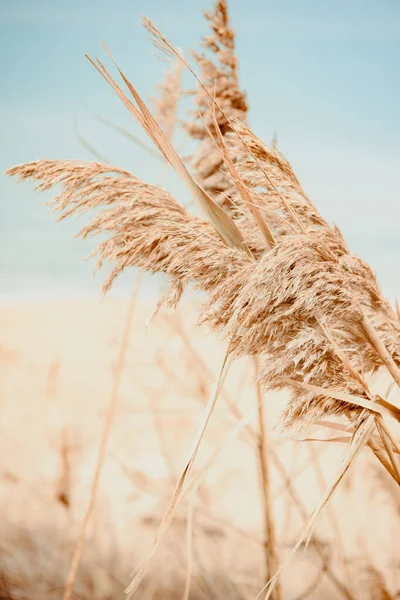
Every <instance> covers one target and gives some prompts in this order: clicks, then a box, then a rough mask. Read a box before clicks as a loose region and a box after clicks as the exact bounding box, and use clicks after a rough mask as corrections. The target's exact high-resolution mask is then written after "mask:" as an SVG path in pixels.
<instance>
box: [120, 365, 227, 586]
mask: <svg viewBox="0 0 400 600" xmlns="http://www.w3.org/2000/svg"><path fill="white" fill-rule="evenodd" d="M230 360H231V359H230V356H229V354H228V353H226V354H225V356H224V360H223V362H222V366H221V369H220V372H219V375H218V379H217V381H216V383H215V386H214V389H213V391H212V393H211V396H210V399H209V401H208V404H207V406H206V410H205V414H204V420H203V423H202V425H201V427H200V429H199V431H198V434H197V438H196V441H195V444H194V447H193V449H192V451H191V453H190V456H189V459H188V460H187V462H186V465H185V468H184V469H183V472H182V475H181V476H180V478H179V481H178V484H177V486H176V488H175V491H174V494H173V496H172V499H171V502H170V504H169V507H168V510H167V512H166V513H165V515H164V518H163V519H162V521H161V523H160V526H159V528H158V530H157V533H156V535H155V537H154V540H153V543H152V545H151V548H150V550H149V553H148V554H147V556H146V558H145V560H144V561H143V562H142V564H141V565H140V567H139V568H138V570H137V572H136V574H135V576H134V578H133V579H132V581H131V583H130V584H129V586H128V587H127V588H126V593H127V594H128V597H131V596H132V595H133V594H134V593H135V591H136V590H137V588H138V587H139V585H140V583H141V581H142V579H143V577H144V575H145V571H146V569H147V566H148V564H149V562H150V560H151V558H152V556H153V555H154V553H155V551H156V550H157V548H158V546H159V544H160V541H161V539H162V537H163V535H164V533H165V532H166V531H167V529H168V527H169V526H170V524H171V522H172V519H173V517H174V513H175V509H176V507H177V506H178V504H179V502H180V501H181V499H182V497H183V494H184V492H185V485H186V483H187V479H188V476H189V474H190V471H191V468H192V465H193V462H194V460H195V458H196V455H197V451H198V449H199V447H200V444H201V441H202V439H203V436H204V433H205V430H206V428H207V425H208V422H209V420H210V418H211V414H212V412H213V410H214V407H215V404H216V402H217V399H218V396H219V393H220V391H221V387H222V385H223V382H224V379H225V376H226V374H227V372H228V369H229V365H230Z"/></svg>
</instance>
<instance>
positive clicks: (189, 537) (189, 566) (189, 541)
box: [182, 489, 197, 600]
mask: <svg viewBox="0 0 400 600" xmlns="http://www.w3.org/2000/svg"><path fill="white" fill-rule="evenodd" d="M196 491H197V490H196V489H195V490H193V492H192V495H191V497H190V498H189V502H188V511H187V524H186V561H187V563H186V574H185V587H184V590H183V594H182V600H189V595H190V583H191V580H192V571H193V549H192V545H193V511H194V504H195V501H196Z"/></svg>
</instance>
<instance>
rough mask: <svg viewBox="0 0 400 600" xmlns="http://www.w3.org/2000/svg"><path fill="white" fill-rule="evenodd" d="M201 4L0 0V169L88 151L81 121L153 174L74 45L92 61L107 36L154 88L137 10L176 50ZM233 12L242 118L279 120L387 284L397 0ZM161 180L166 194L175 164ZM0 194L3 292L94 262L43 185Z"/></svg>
mask: <svg viewBox="0 0 400 600" xmlns="http://www.w3.org/2000/svg"><path fill="white" fill-rule="evenodd" d="M211 5H212V2H209V1H208V0H191V1H190V2H188V1H187V0H168V2H167V1H165V0H147V1H143V0H129V1H128V0H114V1H113V2H112V3H111V2H109V1H108V2H104V1H94V0H86V1H84V0H81V1H80V2H78V1H77V0H70V1H69V2H65V1H64V0H35V1H34V2H32V0H0V49H1V52H0V56H1V58H0V78H1V82H2V93H1V94H0V139H1V142H2V143H1V145H0V170H1V171H3V170H4V169H5V168H7V167H8V166H11V165H13V164H15V163H19V162H23V161H28V160H33V159H37V158H79V159H89V160H90V158H91V157H90V155H89V154H88V153H87V151H86V150H85V149H84V148H83V147H82V146H81V145H80V143H79V141H78V139H77V136H76V124H77V126H78V128H79V131H80V132H81V133H82V134H84V135H85V137H87V138H88V139H89V140H90V141H91V142H92V143H93V145H95V146H96V147H97V148H98V149H99V150H100V151H101V152H103V154H105V155H106V157H107V159H108V160H110V161H111V162H114V163H116V164H118V165H120V166H124V167H126V168H128V169H130V170H132V171H133V172H134V173H135V174H137V175H139V176H141V177H143V178H144V179H148V180H150V181H153V182H157V179H158V180H159V179H160V178H161V175H160V170H159V168H158V163H156V162H155V161H154V160H152V159H151V158H149V157H148V156H147V155H146V154H144V153H143V152H142V151H140V150H139V149H138V148H136V147H135V146H133V145H131V144H130V143H129V142H127V141H126V140H123V139H122V138H120V137H119V136H118V135H116V134H114V133H112V132H109V131H107V130H105V128H104V127H102V126H101V125H100V124H99V123H98V122H96V121H95V120H94V119H93V116H94V115H101V116H103V117H106V118H108V119H111V120H113V121H115V122H117V123H119V124H120V125H122V126H124V127H126V128H129V129H131V130H132V132H134V133H136V134H138V135H141V133H140V132H139V130H138V129H137V127H136V125H135V124H134V123H133V122H132V118H131V117H130V115H129V114H128V113H127V112H126V109H125V107H124V106H123V105H122V104H121V103H120V101H119V99H118V98H117V97H116V96H115V95H114V93H113V92H112V91H111V90H110V89H109V88H108V86H107V85H106V84H105V82H103V81H102V80H101V78H100V76H99V75H98V74H97V73H96V72H95V71H94V69H93V68H92V67H91V66H90V64H89V63H88V62H87V61H86V60H85V58H84V54H85V52H87V53H89V54H91V55H99V56H102V57H103V58H104V51H103V50H102V48H101V45H100V40H104V41H105V42H106V43H107V45H108V47H109V48H110V49H111V50H112V52H113V54H114V56H115V57H116V58H117V60H118V62H119V63H120V65H121V66H122V67H123V68H124V70H125V71H126V73H127V74H128V76H129V77H130V79H131V80H132V81H133V82H134V84H135V85H136V87H137V88H138V89H139V91H140V92H141V93H142V94H144V95H151V94H152V93H153V90H154V86H155V85H156V83H157V82H158V81H159V79H160V76H161V73H162V71H163V70H164V69H165V64H164V63H163V62H161V61H159V60H157V58H155V57H154V56H152V52H153V49H152V46H151V44H150V41H149V39H148V34H147V33H146V32H145V31H144V30H143V28H142V27H141V25H140V19H141V15H142V14H144V15H146V16H149V17H150V18H151V19H152V20H153V21H154V22H155V23H156V25H157V26H159V27H160V28H161V29H162V30H163V32H165V34H166V35H167V36H168V37H169V38H170V39H171V40H172V41H173V42H174V43H175V44H176V45H178V46H179V47H180V48H182V49H183V50H184V51H187V50H188V49H189V48H196V47H198V43H199V40H200V37H201V35H203V34H205V33H207V28H206V23H205V21H204V19H203V18H202V9H203V8H209V7H210V6H211ZM230 12H231V17H232V22H233V24H234V27H235V30H236V33H237V52H238V55H239V59H240V74H241V83H242V86H243V88H244V89H245V90H246V92H247V95H248V100H249V104H250V120H251V124H252V126H253V128H254V129H255V131H256V133H257V134H258V135H260V136H261V137H263V138H264V139H266V140H270V139H271V138H272V136H273V133H274V132H277V134H278V144H279V146H280V148H281V150H282V151H283V152H284V153H285V154H286V155H287V156H288V158H289V159H290V160H291V162H292V163H293V165H294V167H295V169H296V171H297V173H298V175H299V177H300V179H301V180H302V182H303V185H304V187H305V188H306V190H307V192H308V193H309V195H310V196H311V197H312V199H313V200H314V202H315V203H316V205H317V206H318V207H319V209H320V210H321V212H322V213H323V214H324V216H326V217H328V218H329V219H330V220H331V221H335V222H337V223H338V224H339V225H340V227H341V228H342V230H343V232H344V234H345V236H346V237H347V239H348V240H349V241H350V244H351V245H352V247H353V248H354V249H355V250H356V251H358V252H360V254H362V256H363V257H365V258H366V259H367V260H369V261H370V262H371V263H372V265H373V266H374V267H376V269H377V271H378V275H379V276H380V279H381V281H382V283H383V284H384V287H385V286H386V287H387V288H388V287H389V286H392V285H393V281H394V278H395V277H396V271H397V262H398V260H397V257H398V256H399V253H400V235H399V233H400V226H399V218H400V209H399V208H398V206H399V190H400V111H399V105H400V80H399V67H400V3H399V2H398V1H397V0H380V1H379V2H377V1H376V0H347V1H344V0H338V1H336V2H320V1H317V0H308V1H307V0H305V1H302V2H299V1H298V0H291V1H289V0H281V1H280V2H271V1H269V0H265V1H264V0H247V1H246V2H243V1H242V0H231V1H230ZM186 83H187V84H188V85H190V84H191V81H190V79H189V78H187V79H186ZM156 167H157V168H156ZM167 183H168V185H170V186H171V189H172V191H175V190H177V191H178V186H177V183H176V181H175V180H174V178H173V177H172V176H170V177H169V178H168V181H167ZM178 193H179V194H180V193H182V191H181V190H180V189H179V192H178ZM0 194H1V201H0V236H1V238H0V245H1V247H0V252H1V254H0V275H1V276H2V281H3V283H0V285H1V286H2V289H0V292H4V287H5V286H8V287H10V290H11V291H12V290H14V291H16V292H18V291H24V292H26V293H28V292H29V291H32V289H31V288H32V287H33V288H34V287H35V286H37V285H38V284H37V281H42V280H43V285H50V284H51V281H50V283H49V279H48V277H47V276H48V275H49V272H51V273H52V274H53V275H52V276H53V280H54V281H53V282H54V284H56V283H57V282H58V283H57V285H58V284H60V281H61V279H60V278H61V277H62V276H63V274H64V275H65V276H67V275H68V282H69V285H72V286H77V285H78V283H77V282H78V281H82V277H86V275H87V274H88V273H90V272H91V266H88V265H84V264H83V263H82V260H83V258H84V256H85V254H86V253H87V251H89V250H90V248H91V245H89V246H88V245H87V244H83V243H82V242H79V241H76V240H73V239H72V235H73V234H74V233H75V232H76V229H77V224H76V223H66V224H62V225H55V224H54V222H53V221H52V219H51V218H49V217H48V209H47V208H44V207H43V206H42V204H43V202H44V201H45V200H47V199H48V198H49V197H48V196H42V197H41V196H39V195H37V194H36V195H34V194H33V193H32V191H31V186H30V185H25V184H24V185H16V184H15V182H13V181H9V180H7V179H6V178H5V177H2V176H1V177H0ZM57 273H58V275H57V277H58V279H57V278H56V279H54V277H55V274H57ZM35 277H36V279H35ZM46 277H47V279H46ZM18 278H19V279H18ZM41 278H42V279H41ZM35 281H36V283H35ZM96 286H97V287H100V280H99V279H97V281H96ZM390 293H392V289H390Z"/></svg>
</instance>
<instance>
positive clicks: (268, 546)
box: [254, 357, 282, 600]
mask: <svg viewBox="0 0 400 600" xmlns="http://www.w3.org/2000/svg"><path fill="white" fill-rule="evenodd" d="M254 369H255V376H256V396H257V409H258V423H259V429H260V439H259V445H258V452H259V462H260V471H261V481H262V492H263V499H264V527H265V536H264V553H265V575H266V581H267V582H268V581H270V580H271V579H272V577H273V576H274V575H275V573H278V571H279V554H278V545H277V541H276V533H275V521H274V512H273V503H272V491H271V476H270V456H269V447H268V440H267V424H266V415H265V412H266V411H265V406H264V397H263V394H262V390H261V386H260V383H259V381H258V375H259V366H258V361H257V358H256V357H255V358H254ZM281 598H282V595H281V589H280V583H279V579H278V580H277V581H276V585H275V590H274V600H281Z"/></svg>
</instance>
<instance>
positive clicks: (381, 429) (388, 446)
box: [376, 417, 400, 485]
mask: <svg viewBox="0 0 400 600" xmlns="http://www.w3.org/2000/svg"><path fill="white" fill-rule="evenodd" d="M376 427H377V429H378V433H379V435H380V437H381V440H382V443H383V445H384V447H385V450H386V452H387V454H388V457H389V460H390V462H391V464H392V467H393V470H394V472H395V473H396V477H397V483H398V484H399V485H400V469H399V466H398V464H397V461H396V457H395V456H394V452H393V445H395V447H396V450H397V451H399V447H398V444H397V442H396V441H395V440H394V439H393V436H392V435H391V434H390V432H389V430H388V428H387V426H386V424H385V422H384V420H383V419H382V417H376Z"/></svg>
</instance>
